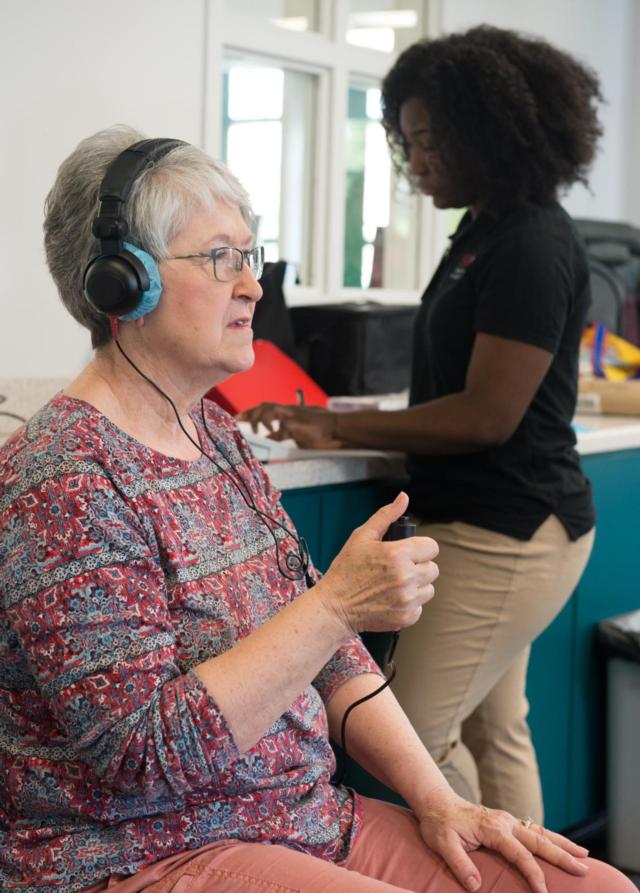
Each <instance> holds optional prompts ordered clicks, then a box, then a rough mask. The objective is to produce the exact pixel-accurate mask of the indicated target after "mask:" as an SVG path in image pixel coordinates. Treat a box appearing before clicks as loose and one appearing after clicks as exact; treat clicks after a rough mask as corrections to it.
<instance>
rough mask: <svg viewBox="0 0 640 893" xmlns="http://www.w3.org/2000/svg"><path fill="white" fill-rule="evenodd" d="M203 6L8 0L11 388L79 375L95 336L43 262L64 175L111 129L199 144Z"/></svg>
mask: <svg viewBox="0 0 640 893" xmlns="http://www.w3.org/2000/svg"><path fill="white" fill-rule="evenodd" d="M203 19H204V0H180V2H179V3H178V2H176V0H109V2H108V3H100V2H97V0H13V2H10V0H0V91H1V93H0V108H1V109H2V132H3V137H2V140H1V150H0V151H1V153H2V154H1V156H0V196H1V199H0V200H1V202H2V210H1V213H0V309H1V311H2V314H1V317H0V319H1V320H2V322H1V328H0V377H8V378H10V377H22V376H25V377H44V376H71V375H73V374H75V372H76V371H77V370H79V369H80V368H81V366H82V365H83V364H84V362H85V360H86V359H87V358H88V356H89V353H90V347H89V335H88V332H87V331H86V330H85V329H83V328H81V327H80V326H79V325H77V324H76V323H75V322H74V321H73V320H72V319H71V317H70V316H69V314H68V313H67V311H66V310H64V309H63V307H62V305H61V304H60V301H59V299H58V297H57V292H56V290H55V288H54V286H53V283H52V282H51V279H50V277H49V274H48V271H47V268H46V265H45V263H44V256H43V248H42V218H43V214H42V205H43V201H44V198H45V196H46V194H47V191H48V190H49V188H50V187H51V184H52V183H53V180H54V177H55V173H56V169H57V167H58V165H59V164H60V162H61V161H62V160H63V159H64V158H65V157H66V156H67V155H68V154H69V152H70V151H71V150H72V149H73V148H74V146H75V145H77V143H78V142H79V141H80V140H81V139H83V138H84V137H86V136H88V135H89V134H91V133H93V132H94V131H96V130H99V129H100V128H102V127H108V126H109V125H111V124H115V123H124V124H130V125H132V126H134V127H137V128H138V129H140V130H142V131H143V132H144V133H146V134H148V135H150V136H172V137H177V138H181V139H184V140H187V141H190V142H196V143H197V142H199V141H200V135H201V128H202V101H203V99H202V97H203V65H204V34H205V30H206V29H205V27H204V21H203Z"/></svg>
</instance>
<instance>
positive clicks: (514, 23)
mask: <svg viewBox="0 0 640 893" xmlns="http://www.w3.org/2000/svg"><path fill="white" fill-rule="evenodd" d="M442 2H443V12H442V28H443V31H458V30H464V29H465V28H469V27H471V26H472V25H477V24H481V23H482V22H484V23H487V24H491V25H497V26H499V27H502V28H515V29H517V30H520V31H525V32H529V33H531V34H536V35H539V36H542V37H544V38H545V39H546V40H548V41H550V42H551V43H554V44H555V45H557V46H558V47H560V48H561V49H564V50H567V51H568V52H570V53H572V54H573V55H574V56H576V57H577V58H578V59H580V60H581V61H582V62H586V63H587V64H588V65H590V66H591V67H592V68H593V69H594V70H595V71H596V72H597V74H598V76H599V77H600V82H601V85H602V92H603V95H604V97H605V99H606V105H605V106H604V107H602V112H601V120H602V123H603V126H604V136H603V139H602V142H601V145H600V151H599V153H598V156H597V158H596V161H595V164H594V167H593V169H592V173H591V176H590V188H591V192H589V191H588V190H587V189H585V187H583V186H582V185H578V186H575V187H574V188H573V189H572V190H571V192H570V193H569V194H568V195H567V197H566V198H565V200H564V202H563V204H564V205H565V207H566V208H567V210H568V211H569V212H570V213H571V214H573V215H574V216H575V217H597V218H600V219H604V220H606V219H609V220H623V219H627V218H630V217H632V216H633V217H634V218H635V219H638V218H640V196H638V200H637V201H636V202H635V208H632V207H631V206H630V203H629V201H628V190H629V183H630V181H631V179H632V178H631V169H630V168H631V155H630V146H631V139H632V123H633V122H632V118H633V116H632V114H631V102H632V96H633V95H634V90H633V86H634V85H635V93H637V92H638V87H640V67H639V66H638V64H637V63H636V67H635V72H633V70H632V67H633V66H632V60H634V59H635V58H636V57H637V46H638V43H637V40H636V41H635V44H634V40H633V37H634V34H633V31H634V27H633V26H634V24H635V22H634V19H635V12H636V11H637V7H638V5H639V3H640V0H535V2H530V0H442ZM634 75H635V82H634V84H632V81H631V78H632V76H634ZM639 101H640V100H638V98H637V96H636V102H639ZM636 108H637V106H636ZM639 139H640V136H639ZM639 168H640V166H638V165H636V167H635V169H636V172H637V171H638V169H639Z"/></svg>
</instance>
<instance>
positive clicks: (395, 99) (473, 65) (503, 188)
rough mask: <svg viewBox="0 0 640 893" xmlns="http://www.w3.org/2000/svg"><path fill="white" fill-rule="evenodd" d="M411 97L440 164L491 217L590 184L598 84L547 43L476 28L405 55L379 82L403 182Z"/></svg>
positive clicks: (384, 120)
mask: <svg viewBox="0 0 640 893" xmlns="http://www.w3.org/2000/svg"><path fill="white" fill-rule="evenodd" d="M414 98H418V99H420V100H422V102H423V103H424V105H425V108H426V109H427V111H428V113H429V116H430V119H431V120H430V123H431V138H432V142H433V143H434V145H435V146H437V148H438V151H439V153H440V154H441V155H442V157H443V159H444V163H445V164H446V165H447V167H448V169H449V170H450V171H451V172H453V173H454V174H457V175H459V176H460V177H461V178H462V179H463V180H464V182H466V183H471V184H472V189H473V193H474V201H478V202H479V203H481V204H482V206H483V207H484V208H485V209H486V210H488V211H489V212H493V213H501V212H502V211H504V210H506V209H507V208H509V207H512V206H514V205H516V204H521V203H523V202H533V203H535V204H548V203H549V202H550V201H552V200H553V199H554V198H556V197H557V196H558V195H559V193H560V192H562V191H563V190H565V189H567V188H568V187H569V186H570V185H571V184H572V183H574V182H576V181H580V182H582V183H584V184H585V185H587V173H588V170H589V167H590V165H591V162H592V161H593V157H594V155H595V150H596V144H597V142H598V139H599V137H600V136H601V135H602V127H601V125H600V122H599V120H598V114H597V106H598V103H599V102H602V101H603V97H602V94H601V92H600V84H599V81H598V77H597V75H596V74H595V72H593V71H592V70H591V69H589V68H588V67H586V66H585V65H583V64H581V63H580V62H578V61H577V60H576V59H574V58H573V57H572V56H570V55H569V54H568V53H565V52H563V51H561V50H558V49H556V48H555V47H553V46H551V45H550V44H549V43H547V42H546V41H545V40H542V39H540V38H537V37H532V36H529V35H523V34H519V33H517V32H515V31H508V30H504V29H501V28H494V27H490V26H488V25H481V26H479V27H476V28H471V29H470V30H469V31H466V32H464V33H459V34H450V35H448V36H445V37H440V38H437V39H434V40H429V39H424V40H420V41H418V42H417V43H415V44H413V45H412V46H410V47H409V48H408V49H406V50H405V51H404V52H403V53H402V54H401V55H400V56H399V58H398V60H397V61H396V63H395V64H394V66H393V68H392V69H391V70H390V71H389V72H388V74H387V75H386V77H385V78H384V81H383V84H382V123H383V125H384V128H385V131H386V134H387V140H388V142H389V145H390V148H391V152H392V157H393V159H394V164H395V166H396V169H397V170H398V171H400V172H401V173H404V174H405V175H408V147H407V145H406V143H405V139H404V137H403V134H402V131H401V129H400V108H401V106H402V104H403V103H404V102H405V101H406V100H408V99H414ZM409 178H410V177H409Z"/></svg>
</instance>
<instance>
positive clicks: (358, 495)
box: [321, 481, 395, 570]
mask: <svg viewBox="0 0 640 893" xmlns="http://www.w3.org/2000/svg"><path fill="white" fill-rule="evenodd" d="M390 487H391V485H389V484H385V483H384V482H383V481H363V482H362V483H357V484H347V485H343V486H340V487H335V488H334V487H332V488H329V487H327V488H326V490H325V491H324V492H323V493H322V509H321V541H322V549H321V567H322V570H326V569H327V568H328V567H329V565H330V564H331V562H332V560H333V558H334V557H335V556H336V555H337V553H338V552H339V551H340V549H341V548H342V547H343V545H344V544H345V542H346V540H347V539H348V537H349V535H350V534H351V533H352V531H353V529H354V528H355V527H359V526H360V524H363V523H364V522H365V521H366V520H367V518H369V517H370V516H371V515H372V514H373V513H374V512H376V511H377V510H378V509H379V508H380V506H382V505H384V503H385V502H388V501H389V493H390ZM394 495H395V492H394Z"/></svg>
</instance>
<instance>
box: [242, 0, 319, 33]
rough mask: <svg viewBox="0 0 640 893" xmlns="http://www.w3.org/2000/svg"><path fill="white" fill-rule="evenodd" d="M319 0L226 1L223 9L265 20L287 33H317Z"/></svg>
mask: <svg viewBox="0 0 640 893" xmlns="http://www.w3.org/2000/svg"><path fill="white" fill-rule="evenodd" d="M319 2H320V0H260V3H256V0H226V2H225V7H226V8H227V10H228V11H229V12H231V13H234V14H239V15H244V16H251V17H253V18H260V19H267V20H268V21H269V22H271V23H272V24H274V25H278V26H279V27H280V28H286V29H287V30H289V31H317V30H318V3H319Z"/></svg>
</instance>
